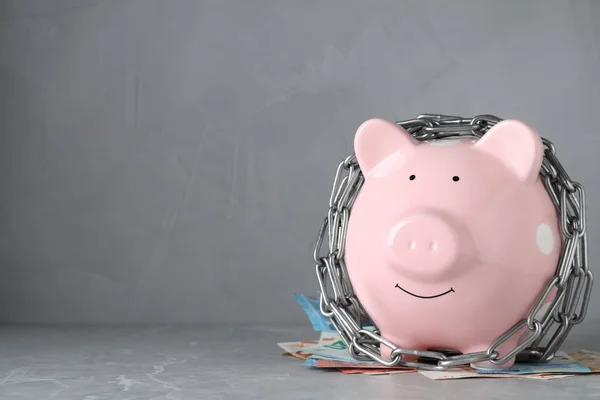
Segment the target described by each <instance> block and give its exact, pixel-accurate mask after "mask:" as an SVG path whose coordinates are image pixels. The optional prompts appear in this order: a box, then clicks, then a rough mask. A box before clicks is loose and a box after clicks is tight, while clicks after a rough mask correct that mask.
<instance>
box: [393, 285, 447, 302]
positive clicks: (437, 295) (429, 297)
mask: <svg viewBox="0 0 600 400" xmlns="http://www.w3.org/2000/svg"><path fill="white" fill-rule="evenodd" d="M395 287H397V288H398V289H400V290H402V291H403V292H404V293H408V294H410V295H411V296H414V297H418V298H420V299H434V298H436V297H441V296H443V295H445V294H448V293H450V292H454V289H452V288H450V290H447V291H445V292H444V293H440V294H436V295H435V296H419V295H417V294H414V293H411V292H409V291H408V290H405V289H402V288H401V287H400V285H398V284H397V283H396V286H395Z"/></svg>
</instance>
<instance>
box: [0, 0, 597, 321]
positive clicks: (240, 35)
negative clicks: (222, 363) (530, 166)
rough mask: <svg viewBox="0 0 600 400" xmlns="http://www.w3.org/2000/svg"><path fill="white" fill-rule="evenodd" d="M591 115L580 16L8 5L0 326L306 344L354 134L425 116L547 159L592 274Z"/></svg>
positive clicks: (366, 7) (2, 101)
mask: <svg viewBox="0 0 600 400" xmlns="http://www.w3.org/2000/svg"><path fill="white" fill-rule="evenodd" d="M599 107H600V2H597V1H596V2H594V1H570V2H568V1H547V0H540V1H520V0H519V1H517V0H515V1H502V2H499V1H453V2H444V1H373V2H367V1H354V0H353V1H348V0H344V1H341V0H340V1H327V2H325V1H321V2H319V1H241V0H240V1H193V0H169V1H159V0H128V1H109V0H107V1H89V0H79V1H76V0H54V1H48V0H37V1H34V0H14V1H4V2H2V3H1V5H0V132H1V135H0V140H1V143H0V189H1V193H2V195H1V196H0V198H1V200H0V319H1V320H3V321H9V322H115V323H118V322H134V323H136V322H281V323H286V322H299V321H302V322H303V321H304V316H303V313H302V311H301V309H300V307H299V306H297V305H296V303H295V301H294V299H293V296H292V294H293V292H304V293H314V292H315V291H316V290H317V287H318V286H317V282H316V278H315V275H314V268H313V265H312V262H311V248H312V245H313V241H314V239H315V234H316V232H317V229H318V226H319V223H320V221H321V219H322V218H323V216H324V214H325V212H326V208H327V199H328V196H329V190H330V185H331V181H332V179H333V174H334V172H335V167H336V165H337V163H338V161H339V160H340V159H341V158H343V157H345V156H346V155H347V154H348V153H349V152H350V151H352V140H353V135H354V132H355V130H356V128H357V127H358V125H360V123H361V122H363V121H364V120H365V119H367V118H370V117H373V116H379V117H384V118H389V119H406V118H411V117H413V116H416V115H417V114H419V113H423V112H441V113H448V114H459V115H464V116H473V115H476V114H479V113H493V114H497V115H499V116H501V117H504V118H521V119H524V120H526V121H528V122H530V123H532V124H534V125H535V126H536V127H537V128H538V129H539V130H540V131H541V133H542V134H543V135H544V136H546V137H548V138H549V139H551V140H552V141H554V142H555V144H556V146H557V148H558V154H559V156H560V159H561V161H562V162H563V163H564V165H565V167H566V168H567V170H568V171H569V173H570V174H571V176H572V177H573V178H574V179H576V180H579V181H580V182H581V183H583V184H584V185H585V187H586V189H587V200H588V225H589V242H590V259H591V263H592V268H593V269H594V271H596V272H597V271H598V267H597V266H598V262H599V260H600V250H599V246H598V245H597V244H598V237H599V233H600V232H599V229H600V213H599V207H598V204H599V201H600V178H599V177H598V167H599V166H600V162H599V161H598V154H599V151H600V127H599V126H598V123H597V122H595V120H596V118H597V116H598V112H599V110H600V108H599ZM595 317H600V290H596V291H595V292H594V296H593V299H592V305H591V308H590V315H589V318H595Z"/></svg>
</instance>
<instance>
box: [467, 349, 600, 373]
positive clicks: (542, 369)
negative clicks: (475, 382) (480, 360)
mask: <svg viewBox="0 0 600 400" xmlns="http://www.w3.org/2000/svg"><path fill="white" fill-rule="evenodd" d="M476 372H477V373H480V374H486V375H490V374H494V375H496V374H497V375H532V374H553V373H556V374H589V373H590V372H592V371H591V369H589V368H588V367H586V366H585V365H583V364H582V363H580V362H578V361H576V360H575V359H574V358H572V357H570V356H569V355H568V354H567V353H565V352H564V351H559V352H556V354H555V355H554V358H553V359H552V360H550V361H548V362H546V363H515V364H514V365H513V366H512V367H510V368H505V369H491V368H490V369H488V368H478V369H476Z"/></svg>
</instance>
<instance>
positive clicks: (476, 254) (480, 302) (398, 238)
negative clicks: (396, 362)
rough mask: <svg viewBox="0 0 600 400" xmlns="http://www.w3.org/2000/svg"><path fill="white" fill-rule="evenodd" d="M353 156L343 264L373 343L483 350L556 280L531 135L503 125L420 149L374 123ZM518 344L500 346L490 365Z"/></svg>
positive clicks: (362, 132)
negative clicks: (354, 189) (374, 333)
mask: <svg viewBox="0 0 600 400" xmlns="http://www.w3.org/2000/svg"><path fill="white" fill-rule="evenodd" d="M354 146H355V155H356V159H357V162H358V164H359V166H360V169H361V171H362V173H363V175H364V179H365V180H364V184H363V186H362V188H361V190H360V192H359V194H358V197H357V198H356V201H355V203H354V205H353V207H352V210H351V214H350V220H349V223H348V230H347V237H346V253H345V262H346V267H347V271H348V277H349V279H350V282H351V284H352V287H353V289H354V292H355V294H356V296H357V298H358V300H359V301H360V303H361V304H362V306H363V308H364V309H365V311H366V312H367V314H368V315H369V317H370V318H371V319H372V321H373V322H374V323H375V324H376V325H377V327H378V328H379V330H380V333H381V336H382V337H384V338H385V339H387V340H389V341H390V342H392V343H393V344H395V345H396V346H398V347H402V348H409V349H418V350H428V349H432V348H436V349H440V348H444V349H454V350H457V351H459V352H461V353H470V352H478V351H486V350H487V349H488V347H489V346H490V345H491V344H492V343H493V342H494V341H495V340H496V339H498V337H499V336H501V335H502V334H503V333H505V332H506V331H507V330H509V329H510V328H511V327H513V325H514V324H516V323H517V322H519V321H520V320H521V319H523V318H526V317H527V315H528V313H529V312H530V311H531V310H532V307H533V306H534V304H535V303H536V301H537V299H538V298H539V296H540V294H541V293H542V291H543V290H544V288H545V287H546V286H547V284H548V282H550V281H551V280H552V279H553V277H554V274H555V272H556V267H557V263H558V260H559V256H560V252H561V246H562V235H561V231H560V220H559V218H558V214H557V211H556V209H555V207H554V204H553V203H552V200H551V198H550V196H549V195H548V193H547V191H546V189H545V187H544V184H543V182H542V181H541V179H540V177H539V171H540V167H541V164H542V160H543V151H544V149H543V144H542V140H541V137H540V135H539V134H538V133H537V132H536V131H535V130H534V129H533V128H532V127H531V126H529V125H527V124H525V123H523V122H520V121H516V120H505V121H502V122H500V123H498V124H496V125H495V126H493V127H492V128H491V129H490V130H489V131H488V132H487V133H486V134H485V135H484V136H482V137H481V138H480V139H474V138H473V137H471V138H464V137H463V138H446V139H437V140H433V141H417V140H416V139H414V138H413V137H412V136H411V135H410V134H409V133H407V131H405V130H404V129H403V128H402V127H400V126H398V125H396V124H395V123H393V122H390V121H386V120H382V119H371V120H369V121H367V122H365V123H363V124H362V125H361V126H360V128H359V129H358V131H357V133H356V136H355V140H354ZM548 299H549V301H550V300H552V296H550V297H549V298H548ZM548 305H549V304H547V305H546V309H547V306H548ZM542 309H543V307H542ZM544 311H545V310H544ZM526 333H527V330H526V327H525V334H526ZM523 338H524V337H523V335H515V336H513V337H512V338H511V339H510V340H508V341H506V342H504V343H503V344H502V345H501V346H500V347H499V348H498V349H497V351H498V353H499V357H503V355H505V354H507V353H508V352H509V351H511V350H512V349H514V348H515V347H516V346H517V345H519V344H520V343H519V341H522V340H523ZM381 353H382V355H384V356H389V354H390V350H389V349H388V348H387V347H385V346H382V348H381ZM403 359H405V360H407V359H408V358H406V357H404V358H403ZM513 363H514V357H513V358H512V359H509V360H508V361H507V362H506V364H504V365H501V366H500V367H509V366H511V365H512V364H513ZM485 364H486V363H480V364H478V365H477V366H478V367H485ZM487 365H492V364H490V363H489V362H487ZM495 367H498V366H495Z"/></svg>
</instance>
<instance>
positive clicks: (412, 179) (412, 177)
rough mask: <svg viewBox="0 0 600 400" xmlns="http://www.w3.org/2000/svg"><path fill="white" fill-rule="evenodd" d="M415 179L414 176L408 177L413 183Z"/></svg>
mask: <svg viewBox="0 0 600 400" xmlns="http://www.w3.org/2000/svg"><path fill="white" fill-rule="evenodd" d="M415 178H416V176H414V175H411V176H409V177H408V179H410V180H411V181H414V180H415Z"/></svg>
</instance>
